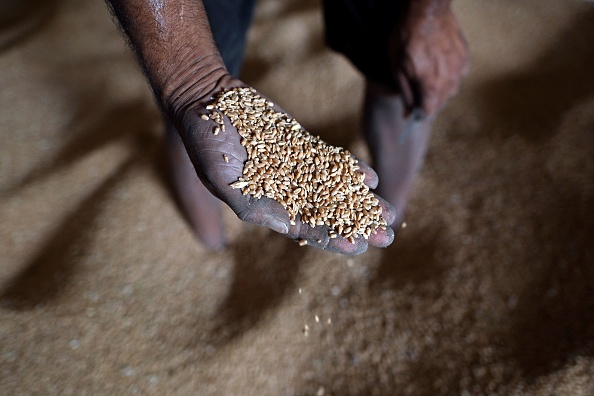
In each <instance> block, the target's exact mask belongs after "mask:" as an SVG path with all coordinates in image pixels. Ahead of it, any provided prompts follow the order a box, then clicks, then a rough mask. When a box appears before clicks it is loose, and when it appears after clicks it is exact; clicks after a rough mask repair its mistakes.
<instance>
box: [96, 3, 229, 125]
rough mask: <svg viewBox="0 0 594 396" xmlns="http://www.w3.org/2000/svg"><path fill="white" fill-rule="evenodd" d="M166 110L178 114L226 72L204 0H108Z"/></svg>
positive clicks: (213, 85)
mask: <svg viewBox="0 0 594 396" xmlns="http://www.w3.org/2000/svg"><path fill="white" fill-rule="evenodd" d="M107 2H108V3H109V4H110V5H111V7H112V10H113V12H114V14H115V16H116V17H117V19H118V20H119V22H120V24H121V26H122V28H123V29H124V31H125V33H126V35H127V36H128V38H129V39H130V41H131V43H132V45H133V47H134V50H135V52H136V55H137V56H138V58H139V61H140V63H141V64H142V67H143V69H144V72H145V73H146V75H147V77H148V79H149V82H150V84H151V87H152V88H153V91H154V93H155V96H156V98H157V100H158V101H159V104H160V105H161V107H162V108H163V110H164V111H165V112H167V113H169V114H170V115H171V116H173V117H175V116H176V114H177V113H180V112H183V111H184V108H185V107H187V106H189V105H190V104H191V103H192V102H194V101H197V100H200V99H202V98H203V97H204V95H206V94H207V93H208V92H210V91H212V89H213V88H214V87H215V85H216V84H217V82H218V81H219V79H220V78H222V77H223V76H225V75H226V74H227V71H226V70H225V66H224V64H223V62H222V60H221V58H220V55H219V52H218V50H217V48H216V45H215V43H214V40H213V38H212V34H211V31H210V26H209V24H208V19H207V16H206V12H205V11H204V7H203V5H202V2H201V1H200V0H107Z"/></svg>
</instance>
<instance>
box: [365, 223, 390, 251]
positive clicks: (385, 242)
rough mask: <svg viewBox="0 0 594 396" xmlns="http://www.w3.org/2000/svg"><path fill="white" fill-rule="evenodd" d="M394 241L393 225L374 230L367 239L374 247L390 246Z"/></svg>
mask: <svg viewBox="0 0 594 396" xmlns="http://www.w3.org/2000/svg"><path fill="white" fill-rule="evenodd" d="M392 242H394V230H393V229H392V228H391V227H386V229H385V230H384V229H383V228H378V229H377V230H376V232H375V233H374V232H372V233H371V235H369V239H367V243H368V244H369V245H371V246H374V247H379V248H384V247H388V246H390V245H391V244H392Z"/></svg>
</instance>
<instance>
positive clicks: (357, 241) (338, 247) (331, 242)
mask: <svg viewBox="0 0 594 396" xmlns="http://www.w3.org/2000/svg"><path fill="white" fill-rule="evenodd" d="M287 237H289V238H292V239H295V240H298V241H306V244H307V245H309V246H313V247H317V248H320V249H324V250H326V251H328V252H331V253H339V254H344V255H347V256H355V255H358V254H361V253H364V252H365V251H367V247H368V244H367V241H365V239H364V238H353V240H352V242H351V240H349V239H348V238H345V237H342V236H338V237H336V238H330V237H329V236H328V227H326V226H316V227H310V226H309V225H307V224H305V223H302V222H301V221H300V219H299V218H297V219H296V220H295V224H294V225H292V226H290V228H289V232H288V233H287Z"/></svg>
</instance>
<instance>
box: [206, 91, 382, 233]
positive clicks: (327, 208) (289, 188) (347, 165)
mask: <svg viewBox="0 0 594 396" xmlns="http://www.w3.org/2000/svg"><path fill="white" fill-rule="evenodd" d="M273 106H274V104H273V103H271V102H269V101H268V100H266V99H265V98H262V97H261V96H260V95H258V94H257V93H256V91H255V90H254V89H253V88H233V89H230V90H227V91H224V92H222V93H221V94H219V95H218V96H217V97H216V98H215V101H214V102H213V103H212V104H210V105H208V106H207V107H206V108H207V110H210V114H209V115H208V116H206V115H204V116H202V117H203V118H205V119H208V118H210V119H212V120H214V121H215V122H217V123H218V124H219V125H218V126H216V127H215V128H214V131H213V133H214V134H215V135H216V134H218V133H219V132H221V131H223V132H224V131H225V126H224V121H223V115H225V116H227V117H229V119H230V120H231V123H232V124H233V126H234V127H235V128H237V132H238V133H239V135H240V136H241V137H242V139H241V145H242V146H244V147H245V149H246V151H247V161H246V162H245V164H244V167H243V175H242V176H241V177H240V178H239V179H238V180H237V181H236V182H234V183H232V184H231V187H232V188H240V189H241V191H242V193H243V194H244V195H247V194H250V195H252V196H253V197H255V198H261V197H268V198H271V199H273V200H275V201H277V202H279V203H280V204H281V205H283V207H284V208H285V209H286V210H287V212H288V214H289V218H290V221H291V224H293V225H294V224H295V219H296V217H297V215H300V216H301V221H302V222H303V223H305V224H308V225H310V226H311V227H315V226H316V225H320V226H321V225H325V226H327V227H329V228H330V231H329V233H328V235H329V237H330V238H336V237H337V236H338V235H342V236H344V237H346V238H349V240H350V242H351V243H354V238H357V237H359V236H363V237H364V238H365V239H367V238H369V235H371V233H372V232H373V233H375V232H376V230H377V229H378V228H380V227H381V228H383V229H385V228H386V221H385V220H384V218H383V217H381V214H382V208H381V206H379V202H378V200H377V198H375V196H374V195H373V194H372V193H371V192H370V191H369V187H367V185H365V184H364V183H363V181H364V179H365V175H364V174H363V173H359V172H357V171H358V170H359V166H358V165H357V160H356V159H355V158H354V157H353V156H352V155H351V154H350V153H349V152H348V151H347V150H345V149H343V148H340V147H333V146H331V145H329V144H327V143H326V142H324V141H322V140H321V139H320V138H319V137H317V136H313V135H311V134H310V133H308V132H307V131H306V130H305V129H303V128H302V127H301V125H300V124H299V123H298V122H297V121H296V120H295V119H293V118H291V117H290V116H288V115H287V114H285V113H281V112H278V111H275V110H274V109H273Z"/></svg>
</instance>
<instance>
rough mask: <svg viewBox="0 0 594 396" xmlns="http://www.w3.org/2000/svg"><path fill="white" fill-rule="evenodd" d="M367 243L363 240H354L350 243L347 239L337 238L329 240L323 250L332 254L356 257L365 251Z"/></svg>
mask: <svg viewBox="0 0 594 396" xmlns="http://www.w3.org/2000/svg"><path fill="white" fill-rule="evenodd" d="M367 247H368V244H367V241H366V240H365V239H364V238H354V239H353V242H351V241H350V240H349V239H348V238H344V237H337V238H334V239H330V242H329V243H328V245H327V246H326V247H325V248H324V250H327V251H329V252H332V253H340V254H345V255H347V256H356V255H358V254H361V253H365V252H366V251H367Z"/></svg>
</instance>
